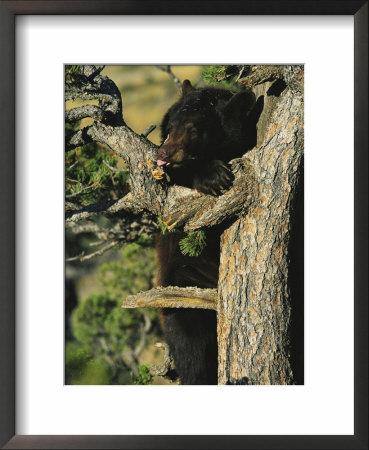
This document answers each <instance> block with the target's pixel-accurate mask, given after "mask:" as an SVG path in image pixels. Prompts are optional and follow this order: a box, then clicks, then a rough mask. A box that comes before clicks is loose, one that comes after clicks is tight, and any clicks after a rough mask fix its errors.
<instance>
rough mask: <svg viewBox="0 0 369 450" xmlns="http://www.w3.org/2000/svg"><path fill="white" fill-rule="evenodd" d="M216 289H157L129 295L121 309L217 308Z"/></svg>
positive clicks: (171, 287)
mask: <svg viewBox="0 0 369 450" xmlns="http://www.w3.org/2000/svg"><path fill="white" fill-rule="evenodd" d="M217 298H218V296H217V291H216V289H199V288H195V287H187V288H180V287H173V286H168V287H165V288H163V287H158V288H154V289H150V290H149V291H146V292H140V293H139V294H137V295H129V296H128V297H127V298H126V300H125V301H124V303H123V305H122V308H201V309H215V310H216V308H217Z"/></svg>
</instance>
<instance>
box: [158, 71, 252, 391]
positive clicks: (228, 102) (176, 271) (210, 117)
mask: <svg viewBox="0 0 369 450" xmlns="http://www.w3.org/2000/svg"><path fill="white" fill-rule="evenodd" d="M254 105H255V96H254V94H253V93H252V92H251V91H242V92H239V93H237V94H232V92H230V91H228V90H225V89H217V88H202V89H194V88H193V87H192V85H191V83H190V82H189V81H188V80H185V81H184V82H183V90H182V96H181V98H180V99H179V100H178V101H177V102H176V103H175V104H174V105H173V106H172V107H171V108H170V109H169V110H168V112H167V113H166V114H165V116H164V118H163V121H162V125H161V134H162V144H161V146H160V148H159V151H158V160H157V165H158V166H163V167H164V168H165V171H166V172H167V173H168V175H169V177H170V180H171V182H173V183H175V184H178V185H181V186H186V187H190V188H194V189H197V190H198V191H200V192H203V193H205V194H210V195H219V194H220V193H221V192H222V191H223V190H226V189H228V188H229V187H230V186H231V184H232V181H233V174H232V172H231V171H230V169H229V167H228V166H227V162H228V161H230V160H231V159H233V158H236V157H240V156H242V155H243V154H244V153H245V152H246V151H247V150H249V149H251V148H252V147H253V146H254V145H255V144H256V120H255V117H253V114H252V113H251V112H252V110H253V107H254ZM220 233H221V230H220V229H219V228H213V229H211V230H209V231H207V232H206V242H207V245H206V247H205V249H204V250H203V252H202V253H201V255H200V256H197V257H191V256H186V255H183V254H182V253H181V251H180V249H179V240H180V239H181V238H182V237H183V236H182V235H181V234H175V233H169V234H165V235H160V236H159V237H158V242H157V249H158V265H159V270H158V277H157V284H158V285H160V286H180V287H186V286H197V287H200V288H216V287H217V283H218V268H219V254H220V244H219V242H220ZM163 314H164V322H165V334H166V339H167V342H168V345H169V348H170V351H171V354H172V356H173V359H174V364H175V367H176V370H177V372H178V374H179V377H180V380H181V384H217V379H218V376H217V365H218V364H217V330H216V313H215V312H214V311H210V310H201V309H194V310H191V309H174V308H173V309H165V310H164V311H163Z"/></svg>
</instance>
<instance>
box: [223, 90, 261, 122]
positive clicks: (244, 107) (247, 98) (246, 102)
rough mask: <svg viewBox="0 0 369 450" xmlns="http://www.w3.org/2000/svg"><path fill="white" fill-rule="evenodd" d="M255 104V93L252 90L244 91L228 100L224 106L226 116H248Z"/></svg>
mask: <svg viewBox="0 0 369 450" xmlns="http://www.w3.org/2000/svg"><path fill="white" fill-rule="evenodd" d="M254 105H255V94H254V93H253V92H252V91H242V92H238V93H237V94H235V95H234V96H233V97H231V98H230V100H228V102H227V103H226V105H225V107H224V116H225V117H226V118H227V119H230V118H237V117H242V116H246V113H248V112H249V111H250V110H251V109H252V107H253V106H254Z"/></svg>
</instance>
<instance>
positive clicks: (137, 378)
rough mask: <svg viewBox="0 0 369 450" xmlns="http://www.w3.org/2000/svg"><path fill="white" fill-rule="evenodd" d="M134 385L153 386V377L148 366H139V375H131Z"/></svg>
mask: <svg viewBox="0 0 369 450" xmlns="http://www.w3.org/2000/svg"><path fill="white" fill-rule="evenodd" d="M131 377H132V381H133V384H152V379H153V376H152V375H151V373H150V368H149V366H148V365H147V364H143V365H140V366H138V375H134V374H133V373H131Z"/></svg>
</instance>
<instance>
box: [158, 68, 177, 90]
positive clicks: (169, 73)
mask: <svg viewBox="0 0 369 450" xmlns="http://www.w3.org/2000/svg"><path fill="white" fill-rule="evenodd" d="M155 67H157V68H158V69H159V70H162V71H163V72H166V73H167V74H168V75H169V76H170V77H171V79H172V80H173V81H174V82H175V84H176V85H177V86H178V87H179V89H182V83H181V82H180V80H179V79H178V78H177V77H176V75H174V73H173V72H172V68H171V66H155Z"/></svg>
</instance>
